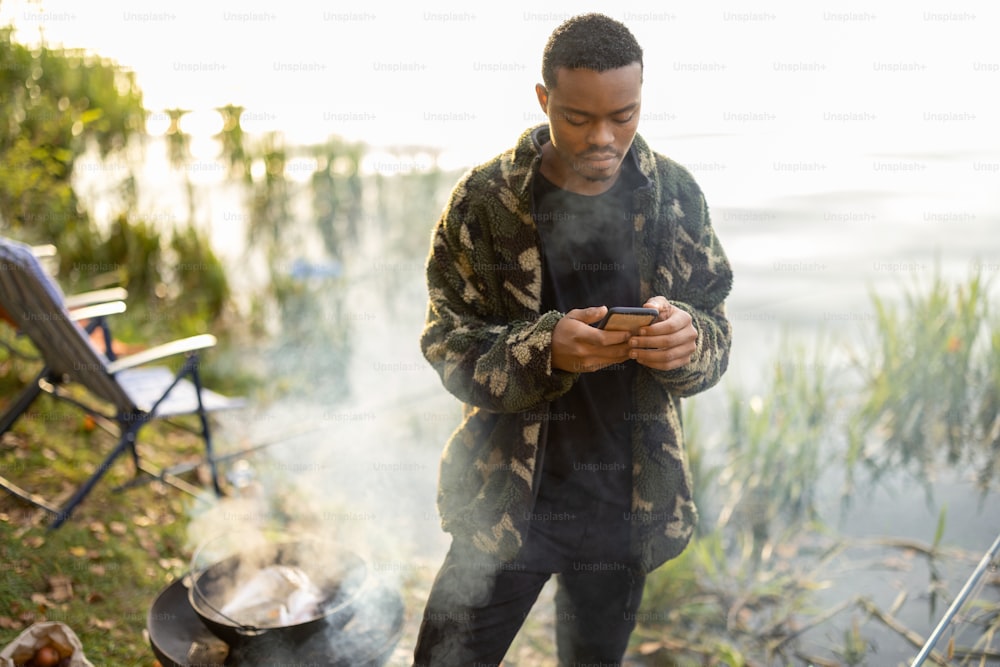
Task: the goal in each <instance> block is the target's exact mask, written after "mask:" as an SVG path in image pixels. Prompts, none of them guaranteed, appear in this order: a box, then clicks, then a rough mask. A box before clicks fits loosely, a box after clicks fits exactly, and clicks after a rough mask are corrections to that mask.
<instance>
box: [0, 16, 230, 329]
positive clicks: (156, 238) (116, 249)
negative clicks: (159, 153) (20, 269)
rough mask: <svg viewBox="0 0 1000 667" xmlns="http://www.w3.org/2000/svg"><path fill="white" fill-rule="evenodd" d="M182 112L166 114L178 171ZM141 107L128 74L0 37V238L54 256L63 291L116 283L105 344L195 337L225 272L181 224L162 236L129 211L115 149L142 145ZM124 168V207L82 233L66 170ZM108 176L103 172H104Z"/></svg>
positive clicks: (130, 187) (224, 295)
mask: <svg viewBox="0 0 1000 667" xmlns="http://www.w3.org/2000/svg"><path fill="white" fill-rule="evenodd" d="M184 113H185V112H184V111H183V110H178V109H172V110H169V111H168V114H169V115H170V118H171V128H172V129H173V130H174V132H173V133H168V135H167V136H168V148H169V151H170V158H171V159H172V160H176V161H179V162H183V161H184V159H185V156H186V155H187V149H188V143H189V138H188V137H187V135H184V134H183V133H182V132H180V130H179V126H178V122H179V120H180V118H181V117H182V116H183V114H184ZM145 118H146V110H145V108H144V107H143V103H142V93H141V91H140V89H139V87H138V85H137V83H136V81H135V76H134V74H133V73H132V72H129V71H128V70H126V69H124V68H122V67H120V66H119V65H117V64H116V63H114V62H113V61H110V60H107V59H104V58H101V57H99V56H95V55H90V54H86V53H84V52H80V51H74V50H66V49H54V48H49V47H47V46H44V45H42V46H38V47H32V48H29V47H27V46H24V45H22V44H19V43H18V42H17V41H16V40H15V38H14V32H13V29H12V28H10V27H6V28H0V119H2V120H0V232H2V233H4V234H7V235H10V236H12V237H14V238H17V239H18V240H21V241H24V242H27V243H33V244H44V243H53V244H55V245H56V247H57V249H58V263H59V266H58V278H59V281H60V282H61V284H62V286H63V288H64V289H66V290H67V291H81V290H84V289H92V288H97V287H104V286H107V285H109V284H120V285H122V286H124V287H126V288H127V289H128V290H129V294H130V303H129V312H128V314H127V316H125V317H123V318H121V319H120V320H119V322H118V326H117V327H116V335H118V336H119V337H123V338H129V337H143V338H148V337H156V338H160V339H162V338H163V337H164V336H169V335H184V334H188V333H194V332H200V331H203V330H204V329H205V328H206V327H209V326H211V325H212V324H213V323H214V322H215V321H216V320H217V319H218V317H219V316H220V315H221V314H222V313H223V311H224V309H225V307H226V303H227V301H228V299H229V288H228V282H227V280H226V275H225V271H224V270H223V268H222V265H221V263H220V262H219V260H218V258H217V257H216V256H215V254H214V253H213V252H212V250H211V248H210V247H209V244H208V240H207V238H206V237H205V236H204V234H202V233H200V232H198V231H196V230H195V228H194V227H193V226H191V227H188V228H184V227H182V226H177V227H176V228H175V229H168V230H162V229H160V228H159V227H158V226H156V225H155V224H152V223H150V222H148V221H146V220H144V219H143V218H142V217H141V216H135V215H132V214H131V213H130V210H129V209H131V207H132V206H134V203H135V201H136V199H137V191H136V188H137V184H136V180H135V178H134V176H133V175H132V173H131V172H132V171H134V170H135V168H137V166H138V165H135V164H131V163H129V161H128V156H129V153H128V151H127V147H128V146H130V145H131V144H132V143H133V142H137V141H140V140H142V139H143V137H144V136H145ZM91 152H92V153H94V154H95V155H96V156H97V158H98V159H99V160H106V159H108V158H110V157H112V156H114V158H115V159H118V160H121V161H124V162H125V163H126V164H128V167H129V169H128V171H129V172H130V173H128V174H126V175H125V176H124V177H123V182H122V183H121V184H120V185H121V190H122V191H123V192H124V193H125V194H126V196H125V198H124V205H125V207H126V210H123V211H121V212H120V213H119V214H118V215H117V216H115V217H114V219H113V221H112V224H111V225H110V226H109V227H108V228H107V229H101V228H99V226H98V225H96V224H94V222H93V221H92V219H91V217H90V214H89V212H88V211H87V210H86V208H85V207H84V205H83V203H82V202H81V200H80V197H79V196H78V194H77V192H76V191H75V189H74V182H73V176H74V166H75V165H76V163H77V162H78V160H79V159H80V158H81V157H82V156H84V155H88V154H90V153H91ZM112 171H113V170H110V169H109V170H108V173H109V174H110V173H111V172H112Z"/></svg>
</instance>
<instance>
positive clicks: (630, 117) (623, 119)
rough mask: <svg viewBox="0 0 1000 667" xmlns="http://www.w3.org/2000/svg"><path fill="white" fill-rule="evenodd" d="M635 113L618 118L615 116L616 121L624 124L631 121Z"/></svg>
mask: <svg viewBox="0 0 1000 667" xmlns="http://www.w3.org/2000/svg"><path fill="white" fill-rule="evenodd" d="M634 115H635V114H631V113H630V114H629V115H628V116H626V117H625V118H621V117H618V118H615V122H616V123H621V124H622V125H624V124H625V123H629V122H631V121H632V117H633V116H634Z"/></svg>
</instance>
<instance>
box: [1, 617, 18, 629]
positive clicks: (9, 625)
mask: <svg viewBox="0 0 1000 667" xmlns="http://www.w3.org/2000/svg"><path fill="white" fill-rule="evenodd" d="M20 627H21V624H20V623H18V622H17V621H15V620H14V619H13V618H11V617H10V616H0V628H3V629H4V630H18V629H20Z"/></svg>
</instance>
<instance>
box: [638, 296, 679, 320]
mask: <svg viewBox="0 0 1000 667" xmlns="http://www.w3.org/2000/svg"><path fill="white" fill-rule="evenodd" d="M642 307H643V308H656V310H658V311H660V314H659V316H658V318H657V319H659V320H661V321H662V320H665V319H666V318H667V317H669V316H670V312H671V311H672V310H673V306H672V305H671V303H670V301H668V300H667V297H665V296H654V297H650V298H649V299H647V300H646V303H644V304H642Z"/></svg>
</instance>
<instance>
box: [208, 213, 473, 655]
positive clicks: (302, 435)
mask: <svg viewBox="0 0 1000 667" xmlns="http://www.w3.org/2000/svg"><path fill="white" fill-rule="evenodd" d="M432 222H433V219H431V218H429V219H428V220H427V223H426V225H425V226H424V227H423V229H422V230H421V229H419V228H418V229H417V231H419V232H420V237H421V242H420V243H419V244H410V246H411V248H412V249H411V250H409V251H407V250H405V249H404V250H400V251H396V252H393V251H390V250H387V248H386V246H385V244H384V243H383V242H382V240H381V235H382V230H380V229H379V228H378V227H377V226H372V227H371V228H368V229H367V230H366V231H364V230H363V231H362V233H361V236H360V237H359V239H358V240H357V242H356V246H355V247H353V248H352V249H351V251H350V252H345V253H344V254H345V256H346V257H348V259H346V260H345V262H344V266H343V272H342V274H341V275H339V276H336V277H331V276H319V277H316V276H307V277H306V278H304V279H302V280H301V281H300V282H299V283H297V285H296V289H297V294H296V296H295V300H294V302H291V304H290V305H289V304H286V306H287V307H285V308H284V310H283V312H282V318H283V321H282V322H281V327H280V328H281V331H282V332H283V334H282V335H281V336H280V337H279V339H278V340H277V341H275V342H274V344H273V345H271V346H270V347H269V350H268V352H267V353H266V356H265V357H264V358H263V359H262V360H257V363H258V365H259V366H261V367H263V368H269V369H278V370H277V371H276V372H274V374H273V375H272V376H271V377H273V378H274V384H275V386H272V387H264V388H262V391H261V394H262V398H261V399H259V400H255V401H254V405H253V407H251V408H249V409H247V410H244V411H242V412H240V413H238V414H237V413H233V414H230V415H223V416H221V417H220V419H221V420H222V422H221V424H220V426H221V428H220V429H218V433H219V437H220V440H222V441H223V442H224V443H227V444H226V446H225V451H224V452H222V455H223V456H227V455H229V454H230V453H232V452H236V451H238V450H240V449H248V448H255V447H259V448H258V449H255V450H254V451H253V452H252V453H250V454H248V455H246V456H235V457H234V458H232V459H230V460H227V461H226V462H225V464H224V466H223V473H224V474H225V476H226V478H227V480H228V481H229V484H230V487H231V488H232V490H233V492H232V494H231V495H230V496H229V497H226V498H223V499H220V500H219V501H218V502H214V503H212V504H211V505H209V506H205V505H204V504H201V505H197V506H195V507H194V508H193V510H192V516H191V521H190V524H189V525H190V528H189V532H188V543H189V544H188V546H189V548H190V549H191V550H192V552H194V551H196V550H198V549H199V548H201V550H202V551H201V553H202V558H203V559H204V558H206V557H207V555H208V552H206V551H205V545H206V544H211V543H213V542H214V541H218V538H219V537H220V536H224V535H245V534H246V533H248V532H250V533H257V534H259V535H263V536H267V537H268V538H270V537H272V536H273V535H275V534H279V535H284V536H306V537H312V538H318V539H320V540H323V541H326V542H328V543H331V544H334V545H336V549H334V550H333V552H332V553H331V554H323V553H319V554H316V555H315V558H316V560H317V561H318V562H320V563H323V562H324V558H327V561H326V562H329V559H330V558H336V557H337V553H342V552H347V553H351V554H356V555H357V556H359V557H361V558H362V559H364V561H365V562H366V564H367V566H368V578H367V582H366V585H367V586H368V587H369V588H368V590H367V592H366V593H365V595H364V596H363V604H362V606H361V607H360V608H359V615H358V616H357V617H356V618H355V619H352V621H351V622H350V623H349V624H348V625H347V626H345V627H344V629H343V631H331V632H330V633H328V636H326V637H325V638H324V639H323V640H322V646H323V647H325V648H324V650H326V651H327V652H328V653H330V654H336V655H341V654H343V655H354V656H356V655H357V654H358V652H363V651H364V650H365V649H366V647H367V646H368V645H369V644H371V643H372V641H373V637H374V636H376V635H379V636H382V637H383V640H384V638H385V637H387V636H389V637H393V638H394V643H395V642H396V640H400V632H401V630H400V626H401V624H402V619H403V615H404V609H403V607H402V604H403V603H402V602H401V597H400V596H403V597H404V598H408V597H410V595H409V593H408V592H407V589H408V588H409V587H412V586H414V585H415V584H416V585H417V586H418V587H420V586H422V583H421V582H424V581H426V582H429V581H430V579H432V578H433V573H434V572H435V571H436V569H437V566H438V565H439V564H440V562H441V559H442V557H443V555H444V553H445V551H446V549H447V545H448V542H449V538H448V536H447V535H445V534H444V533H443V532H442V531H441V528H440V521H439V518H438V514H437V509H436V506H435V499H436V485H437V470H438V461H439V459H440V455H441V450H442V447H443V445H444V443H445V441H446V440H447V438H448V436H449V434H450V433H451V431H453V430H454V428H455V427H456V426H457V425H458V423H459V420H460V419H461V407H460V405H459V403H458V402H457V401H456V400H455V399H454V398H453V397H451V396H450V395H449V394H448V393H447V392H446V391H445V390H444V389H443V388H442V387H441V384H440V380H439V378H438V377H437V375H436V373H435V372H434V371H433V370H432V369H431V368H430V366H429V365H428V364H427V363H426V361H425V360H424V358H423V356H422V354H421V352H420V349H419V344H418V341H419V336H420V332H421V330H422V326H423V319H424V310H425V307H426V302H427V297H426V288H425V283H424V273H423V260H424V253H425V251H426V239H428V238H429V228H430V225H431V224H432ZM416 247H419V248H420V250H419V252H418V251H416V250H415V248H416ZM241 540H242V543H240V544H239V545H238V546H239V548H240V550H241V552H243V553H246V552H252V551H254V550H255V549H257V548H258V547H260V546H261V544H260V541H258V540H255V539H245V540H244V539H243V538H241V537H237V538H236V541H237V542H238V543H239V542H240V541H241ZM263 541H264V542H266V541H267V539H264V540H263ZM421 594H422V593H420V592H419V591H418V592H417V593H416V594H415V595H416V596H419V595H421ZM422 606H423V600H422V599H419V598H418V599H407V600H406V608H405V616H406V625H407V628H408V630H407V632H408V633H409V634H413V633H414V632H415V630H414V628H415V626H416V625H417V624H419V618H420V615H421V613H422ZM362 612H363V613H362ZM366 642H367V643H366ZM408 642H409V637H407V638H405V639H403V640H401V641H399V646H398V648H397V652H398V653H400V655H402V654H403V653H412V648H413V647H412V644H411V643H408ZM307 648H308V647H303V646H298V647H294V650H293V651H290V652H289V653H288V654H287V656H285V657H288V658H294V661H301V660H302V659H303V655H305V653H307V651H306V650H305V649H307ZM264 649H265V647H264V646H261V647H260V651H259V652H260V653H261V657H260V658H259V660H260V661H262V662H261V663H260V664H273V663H274V661H275V660H276V659H278V657H280V656H282V655H284V654H285V651H284V649H283V648H282V647H281V646H279V645H276V644H275V643H274V642H271V643H270V644H269V645H268V646H267V647H266V651H265V650H264ZM265 653H266V656H264V654H265ZM241 660H244V661H245V662H246V664H252V662H253V660H255V658H252V657H247V656H241ZM291 661H292V660H289V662H291ZM307 662H308V661H307ZM241 664H244V662H241ZM319 664H327V663H325V662H323V661H320V663H319ZM345 664H362V663H345Z"/></svg>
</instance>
